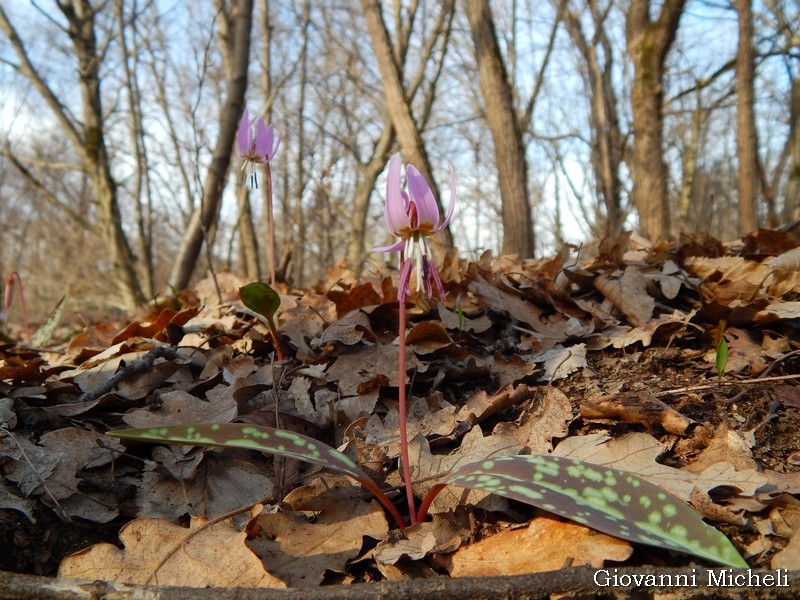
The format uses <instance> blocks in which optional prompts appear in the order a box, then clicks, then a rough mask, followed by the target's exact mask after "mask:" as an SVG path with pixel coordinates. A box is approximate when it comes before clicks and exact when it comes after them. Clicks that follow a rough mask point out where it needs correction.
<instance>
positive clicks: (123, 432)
mask: <svg viewBox="0 0 800 600" xmlns="http://www.w3.org/2000/svg"><path fill="white" fill-rule="evenodd" d="M108 435H110V436H112V437H117V438H121V439H124V440H138V441H142V442H153V443H161V444H183V445H187V446H207V447H215V448H245V449H247V450H258V451H261V452H269V453H270V454H277V455H278V456H286V457H289V458H297V459H299V460H303V461H305V462H308V463H311V464H312V465H317V466H319V467H322V468H325V469H330V470H331V471H335V472H337V473H341V474H343V475H349V476H350V477H352V478H353V479H355V480H356V481H358V482H359V483H361V484H362V485H363V486H364V487H365V488H367V489H368V490H369V491H370V492H372V494H373V495H374V496H375V498H376V499H377V500H378V501H379V502H380V503H381V504H383V506H384V508H386V510H388V511H389V513H390V514H391V515H392V517H393V518H394V520H395V521H396V522H397V524H398V525H399V526H400V527H401V528H402V527H404V526H405V523H404V521H403V517H402V516H401V515H400V513H399V511H398V510H397V507H395V506H394V505H393V504H392V502H391V500H389V498H388V497H387V496H386V494H385V493H384V492H383V490H381V488H380V487H379V486H378V484H377V483H375V482H374V481H373V480H372V479H370V477H369V475H367V474H366V473H365V472H364V471H363V470H362V469H361V467H359V466H358V464H356V463H355V462H354V461H352V460H351V459H350V458H349V457H348V456H347V455H345V454H342V453H341V452H339V451H338V450H336V449H335V448H331V447H330V446H328V445H327V444H323V443H322V442H320V441H318V440H315V439H314V438H310V437H308V436H305V435H302V434H299V433H295V432H293V431H286V430H283V429H275V428H273V427H262V426H258V425H245V424H242V423H223V424H219V423H204V424H199V425H173V426H169V427H150V428H146V429H120V430H117V431H109V432H108Z"/></svg>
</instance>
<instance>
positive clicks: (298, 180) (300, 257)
mask: <svg viewBox="0 0 800 600" xmlns="http://www.w3.org/2000/svg"><path fill="white" fill-rule="evenodd" d="M310 25H311V5H310V3H309V0H304V2H303V40H302V44H301V46H300V58H299V60H300V82H299V86H300V92H299V94H298V98H297V123H296V131H295V136H296V139H297V144H296V152H297V154H296V155H295V189H294V197H295V205H294V212H293V214H294V220H293V225H294V228H293V231H294V235H293V236H292V237H293V240H292V242H293V243H292V256H293V258H294V282H293V283H294V284H295V285H297V286H300V287H302V286H303V284H304V283H305V269H306V264H305V263H306V219H305V214H304V212H303V193H304V192H305V188H306V173H305V168H304V167H303V158H304V155H305V151H306V147H305V146H306V138H305V129H304V128H305V122H304V121H305V114H304V111H305V106H306V86H307V85H308V30H309V27H310Z"/></svg>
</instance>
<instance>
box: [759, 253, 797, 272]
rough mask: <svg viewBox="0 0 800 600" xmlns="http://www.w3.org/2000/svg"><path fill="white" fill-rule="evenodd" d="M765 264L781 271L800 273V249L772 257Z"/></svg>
mask: <svg viewBox="0 0 800 600" xmlns="http://www.w3.org/2000/svg"><path fill="white" fill-rule="evenodd" d="M763 264H764V265H766V266H768V267H772V268H775V269H780V270H781V271H800V247H798V248H793V249H792V250H788V251H787V252H784V253H783V254H779V255H778V256H771V257H769V258H768V259H767V260H765V261H764V263H763Z"/></svg>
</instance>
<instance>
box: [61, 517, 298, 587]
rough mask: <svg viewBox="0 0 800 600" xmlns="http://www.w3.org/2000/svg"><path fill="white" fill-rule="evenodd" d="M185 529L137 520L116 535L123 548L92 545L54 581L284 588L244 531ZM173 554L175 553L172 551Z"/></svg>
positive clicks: (217, 526) (70, 559)
mask: <svg viewBox="0 0 800 600" xmlns="http://www.w3.org/2000/svg"><path fill="white" fill-rule="evenodd" d="M200 526H201V524H200V522H199V521H197V520H193V521H192V524H191V526H190V528H189V529H187V528H185V527H181V526H180V525H176V524H174V523H171V522H169V521H162V520H159V519H137V520H135V521H131V522H130V523H128V524H127V525H125V526H124V527H123V528H122V530H121V531H120V533H119V539H120V542H122V544H123V546H124V547H123V548H121V549H120V548H117V547H116V546H115V545H113V544H95V545H94V546H90V547H89V548H87V549H85V550H81V551H80V552H77V553H75V554H72V555H70V556H68V557H66V558H65V559H64V560H63V561H62V562H61V565H60V566H59V569H58V576H59V577H72V578H78V579H89V580H95V579H101V580H105V581H114V582H117V583H134V584H147V583H151V582H156V583H157V585H160V586H186V587H257V588H285V587H286V584H285V583H283V582H282V581H281V580H279V579H277V578H276V577H274V576H273V575H271V574H270V573H268V572H267V571H265V570H264V567H263V566H262V564H261V561H260V560H258V558H257V557H256V556H255V555H254V554H253V553H252V552H251V551H250V550H249V549H248V548H247V546H245V543H244V542H245V535H246V534H245V533H243V532H239V531H237V530H235V529H234V528H233V527H231V526H230V525H229V524H227V523H224V522H223V523H216V524H214V525H212V526H211V527H206V528H204V529H203V530H202V531H200V532H198V533H196V534H194V533H193V531H192V530H193V529H194V528H197V527H200ZM175 550H178V551H175Z"/></svg>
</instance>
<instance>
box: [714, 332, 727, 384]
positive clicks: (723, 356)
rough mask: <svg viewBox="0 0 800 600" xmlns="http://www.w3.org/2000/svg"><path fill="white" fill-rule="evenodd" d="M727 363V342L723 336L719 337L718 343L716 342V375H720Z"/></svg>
mask: <svg viewBox="0 0 800 600" xmlns="http://www.w3.org/2000/svg"><path fill="white" fill-rule="evenodd" d="M727 364H728V342H726V341H725V338H724V337H721V338H719V344H717V376H718V377H722V373H723V372H724V371H725V365H727Z"/></svg>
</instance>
